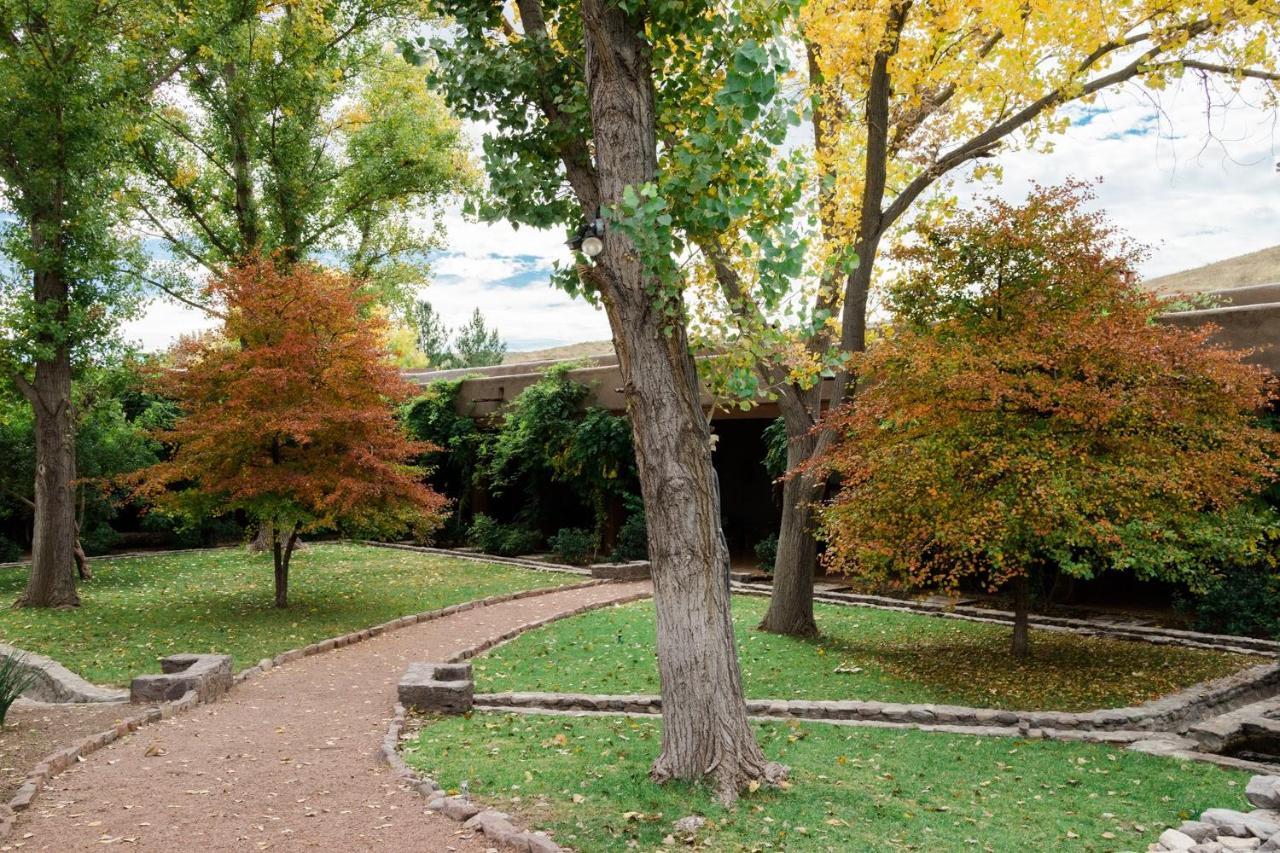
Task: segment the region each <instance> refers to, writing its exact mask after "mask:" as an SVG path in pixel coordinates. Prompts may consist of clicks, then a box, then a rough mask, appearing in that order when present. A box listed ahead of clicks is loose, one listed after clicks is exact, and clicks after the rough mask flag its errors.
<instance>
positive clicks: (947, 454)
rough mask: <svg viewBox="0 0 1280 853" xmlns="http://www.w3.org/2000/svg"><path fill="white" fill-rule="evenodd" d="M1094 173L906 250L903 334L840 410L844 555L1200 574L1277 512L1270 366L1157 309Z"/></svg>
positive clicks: (898, 310) (1016, 591) (1021, 639)
mask: <svg viewBox="0 0 1280 853" xmlns="http://www.w3.org/2000/svg"><path fill="white" fill-rule="evenodd" d="M1090 198H1091V195H1090V193H1089V191H1088V189H1087V188H1086V187H1084V186H1082V185H1080V184H1069V185H1067V186H1064V187H1058V188H1051V189H1042V188H1036V189H1035V190H1034V191H1033V192H1032V194H1031V197H1030V198H1029V199H1028V201H1027V202H1026V203H1025V204H1023V205H1021V206H1012V205H1009V204H1007V203H1004V202H1000V201H994V200H993V201H990V202H988V203H987V204H986V206H985V208H983V209H980V210H976V211H971V212H968V213H963V214H961V215H959V216H957V217H956V218H955V219H954V220H953V221H952V222H951V223H949V224H945V225H938V226H932V227H928V226H922V228H921V230H920V232H919V234H918V236H919V239H918V240H917V241H916V242H915V243H913V244H912V245H911V246H910V247H908V248H904V249H902V250H900V251H899V252H898V253H897V256H898V260H899V261H900V262H901V264H902V268H903V272H902V276H901V279H900V280H899V282H898V285H897V287H896V290H895V292H894V296H893V302H894V307H895V320H894V326H893V330H892V333H891V334H888V335H887V336H886V338H885V340H883V341H882V342H880V343H878V344H876V345H875V346H874V347H872V348H871V351H870V352H868V353H866V354H865V355H862V356H860V357H859V364H858V365H857V370H858V371H859V373H860V374H862V375H864V376H866V377H867V379H868V380H869V381H868V382H867V383H866V386H865V387H864V389H863V390H862V391H861V392H860V393H859V395H858V397H857V398H856V399H855V400H854V401H853V402H851V403H850V404H848V405H846V406H845V407H843V408H841V409H839V410H838V411H836V412H835V413H834V414H833V415H832V417H831V423H832V425H833V426H834V428H835V429H836V431H837V434H838V435H839V436H840V438H839V440H838V442H837V444H836V445H835V447H834V449H833V450H832V451H831V452H830V454H829V456H828V457H827V460H826V461H827V463H829V464H830V465H831V467H832V468H834V470H835V471H836V472H837V473H838V474H839V475H840V477H841V485H840V488H839V491H838V492H837V493H836V495H835V496H834V497H833V498H832V499H831V501H830V502H829V503H828V504H827V505H826V506H825V507H824V509H823V510H822V513H821V515H822V523H823V527H824V532H825V536H826V537H827V540H828V542H829V544H830V548H829V551H828V553H827V559H828V560H829V562H830V565H831V566H832V567H833V568H836V569H839V570H842V571H845V572H852V573H860V574H864V575H868V576H872V577H876V576H879V577H881V578H884V577H890V578H893V579H895V580H903V579H905V580H906V581H907V582H908V583H910V584H912V585H917V586H941V587H944V588H945V587H954V586H956V585H958V584H959V583H961V582H962V581H965V580H969V581H970V582H972V581H974V580H977V581H979V582H983V583H985V584H986V585H987V586H988V588H990V589H993V590H994V589H998V588H1002V587H1006V586H1007V587H1010V588H1011V589H1012V591H1013V598H1014V602H1015V614H1016V615H1015V619H1014V642H1013V653H1014V655H1015V656H1019V657H1021V656H1025V655H1026V654H1027V652H1028V640H1027V621H1028V619H1027V612H1028V607H1029V602H1028V599H1029V594H1030V587H1031V584H1030V582H1029V579H1030V578H1033V577H1035V576H1036V575H1037V574H1039V573H1041V572H1047V571H1060V572H1063V573H1065V574H1067V575H1068V576H1071V577H1092V576H1094V575H1096V574H1097V573H1100V572H1103V571H1115V570H1119V571H1129V572H1133V573H1134V574H1136V575H1137V576H1138V577H1141V578H1159V579H1162V580H1167V581H1173V582H1179V583H1185V584H1188V585H1191V586H1193V587H1195V586H1198V585H1200V584H1203V583H1204V582H1205V581H1207V580H1208V579H1209V575H1210V572H1211V569H1210V568H1209V567H1210V566H1212V565H1213V558H1215V557H1222V556H1224V555H1226V554H1227V553H1232V554H1239V553H1240V552H1241V551H1242V550H1244V549H1248V548H1249V547H1250V544H1251V542H1252V541H1253V539H1254V537H1256V536H1257V534H1258V533H1259V532H1260V530H1261V527H1262V526H1263V525H1267V524H1274V523H1275V520H1274V518H1273V517H1271V516H1269V515H1268V514H1267V511H1265V510H1263V509H1260V508H1257V507H1254V506H1253V505H1252V504H1250V503H1249V501H1248V498H1249V497H1250V495H1252V494H1255V493H1256V492H1257V491H1258V490H1259V489H1260V487H1261V486H1262V485H1264V484H1265V483H1266V482H1267V481H1268V480H1270V479H1271V478H1273V477H1274V476H1275V475H1276V473H1277V452H1278V451H1280V445H1278V443H1277V436H1276V433H1274V432H1272V431H1270V430H1268V429H1265V428H1263V427H1262V426H1260V425H1259V423H1258V421H1257V414H1258V412H1259V410H1260V409H1262V408H1263V407H1265V405H1266V404H1267V402H1268V399H1269V398H1268V393H1267V388H1266V384H1265V379H1264V375H1263V374H1262V372H1261V371H1260V369H1258V368H1256V367H1253V366H1251V365H1249V364H1247V363H1245V362H1243V361H1242V355H1243V354H1242V353H1241V352H1238V351H1231V350H1229V349H1225V348H1222V347H1219V346H1215V345H1212V344H1210V343H1208V338H1209V336H1210V334H1211V331H1212V330H1210V329H1200V330H1183V329H1177V328H1171V327H1167V326H1162V325H1160V324H1159V323H1157V322H1155V317H1156V315H1157V314H1158V312H1159V310H1160V305H1159V303H1158V302H1157V301H1156V300H1154V299H1153V298H1152V297H1150V296H1149V295H1147V294H1145V293H1143V292H1142V291H1141V290H1140V289H1139V288H1138V287H1137V285H1136V282H1137V277H1136V274H1135V263H1136V261H1137V260H1139V259H1140V257H1141V254H1140V253H1139V252H1138V251H1137V250H1135V249H1134V248H1133V247H1132V246H1131V245H1130V244H1128V243H1127V241H1125V240H1124V239H1123V238H1122V237H1120V236H1119V235H1117V234H1116V233H1115V232H1114V231H1113V230H1112V229H1111V228H1109V227H1108V225H1107V224H1106V222H1105V221H1104V219H1103V218H1102V217H1101V216H1100V215H1099V214H1091V213H1086V212H1084V209H1083V205H1084V203H1085V202H1087V201H1088V200H1089V199H1090Z"/></svg>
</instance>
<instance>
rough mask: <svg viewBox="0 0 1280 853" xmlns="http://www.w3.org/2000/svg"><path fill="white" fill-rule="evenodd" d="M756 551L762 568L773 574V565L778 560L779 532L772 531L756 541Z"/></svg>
mask: <svg viewBox="0 0 1280 853" xmlns="http://www.w3.org/2000/svg"><path fill="white" fill-rule="evenodd" d="M755 551H756V559H757V560H759V561H760V568H762V569H764V570H765V571H766V572H769V573H770V574H772V573H773V565H774V563H776V562H778V534H776V533H771V534H769V535H768V536H766V537H765V538H763V539H761V540H760V541H759V542H757V543H756V547H755Z"/></svg>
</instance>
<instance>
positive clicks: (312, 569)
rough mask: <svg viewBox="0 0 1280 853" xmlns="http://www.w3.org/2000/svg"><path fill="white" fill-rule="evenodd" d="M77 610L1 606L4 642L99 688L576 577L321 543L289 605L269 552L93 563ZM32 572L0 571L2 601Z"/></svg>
mask: <svg viewBox="0 0 1280 853" xmlns="http://www.w3.org/2000/svg"><path fill="white" fill-rule="evenodd" d="M93 572H94V577H93V580H91V581H88V582H86V583H82V584H81V585H80V587H79V589H80V598H81V601H82V606H81V607H80V608H79V609H78V610H26V609H24V610H14V609H0V641H3V642H5V643H10V644H12V645H15V646H18V647H19V648H22V649H26V650H28V651H32V652H39V653H41V654H46V655H49V656H51V657H53V658H56V659H57V660H58V661H60V662H61V663H63V664H64V665H66V666H67V667H68V668H69V669H71V670H72V671H74V672H78V673H79V674H80V675H82V676H84V677H85V678H87V679H89V680H90V681H94V682H97V683H100V684H120V685H123V684H127V683H128V681H129V679H130V678H132V677H133V676H134V675H137V674H139V673H142V672H159V669H160V668H159V665H158V664H157V663H156V660H157V658H160V657H163V656H165V655H168V654H173V653H175V652H222V653H228V654H231V655H233V656H234V657H235V663H236V668H237V669H242V668H244V667H247V666H252V665H253V664H255V663H257V662H258V661H259V660H260V659H262V658H264V657H270V656H272V655H276V654H279V653H280V652H283V651H286V650H288V649H291V648H296V647H298V646H304V645H307V644H308V643H314V642H317V641H319V640H323V639H327V638H328V637H332V636H335V635H338V634H344V633H347V632H349V631H355V630H358V629H360V628H367V627H369V626H371V625H375V624H377V623H379V622H385V621H387V620H388V619H393V618H395V617H398V616H404V615H406V614H409V613H418V612H420V611H423V610H434V609H436V608H439V607H445V606H448V605H450V604H456V603H459V602H463V601H469V600H471V599H475V598H483V597H485V596H489V595H500V594H502V593H508V592H516V591H518V590H523V589H532V588H535V587H550V586H562V585H564V584H570V583H577V582H580V581H581V580H582V579H581V578H580V577H577V576H574V575H563V574H555V573H551V572H534V571H528V570H526V569H521V568H516V567H511V566H502V565H496V564H483V563H476V562H472V561H469V560H458V559H453V558H450V557H442V556H436V555H432V554H423V553H417V552H413V551H400V550H394V549H390V548H374V547H369V546H364V545H349V544H317V545H310V546H308V547H307V548H305V549H303V550H301V551H298V552H297V553H295V554H294V557H293V560H292V563H291V565H290V571H289V575H290V577H289V581H290V583H289V601H290V606H289V608H288V609H286V610H277V609H276V608H275V607H273V606H272V602H273V598H272V595H273V594H272V588H273V587H272V569H271V556H270V555H269V554H257V555H253V554H249V553H247V552H246V549H244V548H226V549H221V550H216V551H200V552H190V553H180V554H166V555H157V556H148V557H118V558H103V559H98V560H94V561H93ZM25 584H26V571H25V570H22V569H3V570H0V599H5V598H7V599H9V600H12V599H15V598H16V597H17V596H18V594H19V593H20V592H21V591H22V588H23V586H24V585H25Z"/></svg>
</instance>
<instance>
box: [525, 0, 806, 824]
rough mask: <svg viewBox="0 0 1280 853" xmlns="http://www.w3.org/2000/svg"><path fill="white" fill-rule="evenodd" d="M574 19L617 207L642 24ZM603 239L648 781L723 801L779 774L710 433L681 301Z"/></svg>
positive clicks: (651, 145) (625, 180)
mask: <svg viewBox="0 0 1280 853" xmlns="http://www.w3.org/2000/svg"><path fill="white" fill-rule="evenodd" d="M522 8H523V7H522ZM582 17H583V29H584V34H585V42H586V73H587V90H588V94H589V96H590V102H591V119H592V127H593V128H594V142H595V151H596V164H597V188H598V201H599V203H603V204H605V205H610V204H617V203H618V202H619V201H620V200H621V198H622V192H623V189H624V188H625V187H627V186H639V185H641V184H644V183H646V182H648V181H651V180H652V179H653V178H654V176H655V174H656V171H657V143H656V136H655V132H654V91H653V78H652V67H651V61H650V51H649V45H648V44H647V42H646V41H645V39H644V36H643V33H644V21H643V19H642V18H641V17H640V16H639V15H635V16H629V15H627V14H625V13H624V12H623V11H622V10H621V9H620V8H619V7H618V5H617V4H614V3H612V2H609V0H583V2H582ZM526 23H527V22H526ZM579 200H580V201H581V202H582V203H583V206H584V208H586V207H588V206H589V203H590V202H591V199H590V198H583V197H580V199H579ZM587 212H588V214H589V215H592V214H594V210H588V211H587ZM604 242H605V249H604V252H603V254H602V255H600V256H599V257H598V258H597V262H596V265H595V266H593V267H589V268H584V275H585V276H586V277H587V279H588V281H589V282H590V283H592V284H594V285H595V286H597V287H598V289H599V291H600V294H601V296H602V298H603V301H604V304H605V308H606V310H607V312H608V315H609V322H610V326H611V327H612V330H613V339H614V347H615V349H616V350H617V353H618V361H619V366H620V368H621V371H622V376H623V382H624V390H625V394H626V397H627V407H628V412H629V414H630V419H631V428H632V433H633V436H634V438H635V445H636V462H637V466H638V468H639V474H640V486H641V492H642V493H643V495H644V502H645V507H646V514H647V518H648V530H649V556H650V560H651V562H652V566H653V585H654V603H655V609H656V611H657V636H658V642H657V652H658V670H659V674H660V676H661V682H662V714H663V730H662V749H661V753H660V754H659V756H658V758H657V759H656V760H655V761H654V764H653V767H652V769H651V771H650V775H651V776H652V778H653V779H654V780H655V781H658V782H663V781H666V780H669V779H683V780H689V781H701V780H708V781H710V782H711V783H712V784H713V785H714V787H715V789H716V791H717V793H718V795H719V796H720V798H721V799H722V800H723V801H725V802H731V801H733V800H734V799H735V798H736V797H737V795H738V792H739V791H740V790H741V789H742V788H744V787H746V786H747V785H748V784H749V783H750V782H752V781H754V780H763V781H777V780H780V779H781V778H782V777H783V776H784V775H785V772H786V769H785V768H783V767H782V766H781V765H776V764H771V763H770V762H768V761H766V760H765V757H764V753H763V752H762V751H761V749H760V746H759V744H758V743H757V742H756V739H755V735H754V733H753V732H752V730H751V726H750V723H749V722H748V719H747V713H746V704H745V702H744V700H743V695H742V677H741V672H740V669H739V666H738V656H737V649H736V646H735V641H734V634H733V623H732V620H731V618H730V612H729V575H728V572H729V553H728V548H727V546H726V544H725V541H724V535H723V533H722V532H721V530H720V500H719V494H718V491H717V489H716V485H715V479H714V471H713V469H712V465H711V441H710V430H709V428H708V425H707V420H706V416H705V415H704V413H703V411H702V404H701V399H700V394H699V384H698V378H697V372H696V369H695V366H694V362H693V357H692V356H691V355H690V353H689V346H688V340H687V338H686V336H685V331H684V324H683V322H682V321H680V320H679V319H677V320H675V321H674V322H673V319H672V316H671V315H669V314H668V313H667V311H674V317H676V318H680V317H681V312H680V309H681V308H682V305H681V303H680V296H679V294H678V293H669V294H668V295H665V296H664V295H662V292H663V291H662V286H661V283H660V282H658V281H656V280H654V279H653V277H652V275H651V274H650V273H649V272H648V271H647V270H646V268H645V266H644V264H643V261H642V259H641V258H639V257H638V255H637V253H636V251H635V247H634V245H633V244H632V243H631V242H630V240H628V239H626V238H625V236H624V235H622V234H621V233H620V232H618V231H616V230H614V231H613V232H612V233H610V234H609V235H607V236H606V238H605V241H604ZM664 309H666V310H664Z"/></svg>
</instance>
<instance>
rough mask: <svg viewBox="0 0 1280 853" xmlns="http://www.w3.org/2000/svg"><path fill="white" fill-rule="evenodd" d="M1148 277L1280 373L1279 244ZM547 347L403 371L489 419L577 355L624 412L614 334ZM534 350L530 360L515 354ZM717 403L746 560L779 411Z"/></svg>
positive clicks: (728, 515)
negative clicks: (454, 385) (1193, 302)
mask: <svg viewBox="0 0 1280 853" xmlns="http://www.w3.org/2000/svg"><path fill="white" fill-rule="evenodd" d="M1144 287H1147V288H1149V289H1150V290H1151V291H1152V292H1154V293H1158V294H1160V295H1164V296H1176V295H1188V296H1190V295H1208V296H1209V297H1211V298H1212V300H1213V301H1214V302H1215V303H1216V307H1213V308H1206V309H1200V310H1190V311H1178V312H1173V313H1169V314H1166V315H1164V316H1163V318H1162V319H1163V321H1164V322H1166V323H1172V324H1176V325H1180V326H1186V327H1197V326H1200V325H1202V324H1204V323H1213V324H1215V325H1216V326H1218V327H1219V331H1218V333H1217V334H1216V335H1215V340H1218V341H1221V342H1222V343H1225V344H1227V345H1229V346H1231V347H1233V348H1237V349H1253V350H1255V352H1254V354H1253V355H1252V359H1253V360H1254V361H1256V362H1257V363H1258V364H1261V365H1263V366H1265V367H1266V368H1268V369H1269V370H1270V371H1272V372H1273V373H1276V374H1278V375H1280V346H1276V344H1277V343H1280V246H1278V247H1275V248H1272V249H1267V250H1264V251H1262V252H1255V253H1253V254H1251V255H1245V256H1242V257H1240V258H1233V259H1231V260H1227V261H1222V262H1220V263H1217V264H1212V265H1210V266H1208V267H1203V268H1200V269H1196V270H1190V271H1187V272H1183V273H1177V274H1175V275H1170V276H1163V277H1161V278H1156V279H1151V280H1150V281H1148V282H1145V283H1144ZM566 350H567V351H569V353H566V352H565V351H566ZM562 353H563V354H564V355H563V356H562ZM545 354H546V355H551V356H562V357H559V358H556V357H552V358H538V355H539V354H538V353H513V354H511V356H510V357H509V359H508V361H507V362H506V363H504V364H500V365H495V366H493V367H482V368H466V369H461V370H438V371H430V370H426V371H422V370H419V371H407V372H406V374H405V375H406V378H408V379H411V380H412V381H414V382H416V383H419V384H422V385H426V384H429V383H431V382H434V381H437V380H442V379H451V380H452V379H461V380H462V385H461V388H460V389H459V393H458V398H457V401H458V407H459V413H461V414H467V415H469V416H471V417H474V418H476V419H478V420H481V421H485V420H490V419H492V418H494V417H495V416H498V415H500V414H501V412H502V410H503V408H504V407H505V406H506V405H507V403H509V402H510V401H511V400H513V399H515V398H516V397H517V396H518V395H519V394H520V392H521V391H523V390H524V389H525V388H527V387H528V386H529V385H532V384H533V383H534V382H537V381H538V379H540V378H541V377H542V373H543V371H545V370H546V369H547V368H549V367H551V366H553V365H555V364H558V363H563V362H564V361H574V362H578V363H580V364H581V365H582V366H580V367H577V368H575V369H573V370H571V371H570V372H569V376H570V378H572V379H573V380H574V381H577V382H580V383H582V384H584V385H586V386H587V387H589V388H592V389H593V390H594V399H593V400H592V403H593V404H594V405H597V406H600V407H602V408H605V409H608V410H609V411H612V412H614V413H617V414H623V413H625V412H626V401H625V399H624V397H623V392H622V385H623V382H622V375H621V372H620V371H619V369H618V361H617V357H616V356H615V355H614V354H613V347H612V345H611V344H610V343H609V342H608V341H597V342H592V343H589V344H582V345H576V346H574V347H562V348H558V349H557V350H552V351H546V352H545ZM565 356H567V357H565ZM530 357H532V360H519V361H517V360H516V359H529V358H530ZM828 384H830V382H829V381H828ZM714 403H715V401H714V400H713V399H712V397H711V396H710V395H709V394H707V393H706V392H705V391H704V392H703V409H704V411H706V412H708V413H709V414H710V417H711V424H712V430H713V433H714V434H715V435H716V437H717V438H716V449H715V454H714V459H715V466H716V470H717V472H718V473H719V475H720V485H721V500H722V504H723V507H722V511H723V514H724V528H725V536H726V538H727V539H728V541H729V547H730V550H731V551H732V552H733V554H734V557H735V560H749V559H750V556H751V552H752V550H751V549H752V548H753V547H754V545H755V543H756V542H758V541H759V540H760V539H762V538H764V537H766V536H768V535H769V534H770V533H771V532H776V530H777V527H778V523H779V504H778V500H779V496H780V491H779V490H778V489H777V488H776V487H775V485H774V484H773V483H772V482H771V481H770V479H769V476H768V474H767V473H766V471H765V468H764V465H763V464H762V460H763V459H764V455H765V442H764V437H763V434H764V429H765V427H766V426H767V425H768V424H769V423H770V422H771V421H773V420H774V419H775V418H777V417H778V414H779V412H778V406H777V404H776V403H772V402H766V403H762V404H760V405H758V406H756V407H755V408H753V409H750V410H747V411H742V410H741V409H738V408H736V407H732V406H715V405H714Z"/></svg>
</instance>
